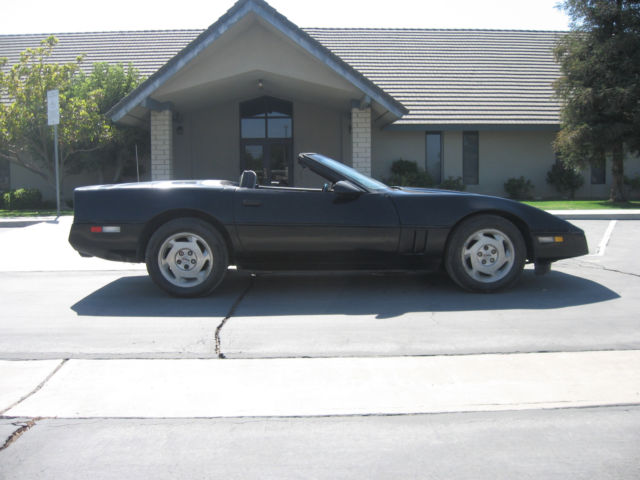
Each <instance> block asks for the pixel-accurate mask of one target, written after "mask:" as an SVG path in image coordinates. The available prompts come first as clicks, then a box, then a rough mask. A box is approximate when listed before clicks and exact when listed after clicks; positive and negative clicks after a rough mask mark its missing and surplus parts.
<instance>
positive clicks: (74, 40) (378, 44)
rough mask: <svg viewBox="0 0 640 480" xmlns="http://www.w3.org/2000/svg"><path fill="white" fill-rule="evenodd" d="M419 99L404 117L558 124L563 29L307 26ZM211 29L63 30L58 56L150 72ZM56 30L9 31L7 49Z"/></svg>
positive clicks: (409, 103)
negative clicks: (556, 88)
mask: <svg viewBox="0 0 640 480" xmlns="http://www.w3.org/2000/svg"><path fill="white" fill-rule="evenodd" d="M303 30H304V31H305V32H306V33H308V34H309V35H310V36H311V37H313V38H314V39H316V40H317V41H319V42H320V43H321V44H322V45H324V46H325V47H327V48H328V49H329V50H331V52H333V53H334V54H336V55H337V56H338V57H340V58H341V59H342V60H344V61H345V62H346V63H348V64H349V65H351V66H352V67H353V68H355V69H356V70H358V71H359V72H361V73H362V74H363V75H364V76H365V77H367V78H368V79H369V80H371V81H373V82H374V83H375V84H376V85H378V86H379V87H380V88H382V89H383V90H384V91H385V92H387V93H388V94H390V95H391V96H393V97H394V98H395V99H397V100H398V101H400V102H402V104H403V105H404V106H405V107H407V109H409V113H408V114H407V115H405V116H403V117H402V118H401V119H400V120H398V121H397V122H395V123H396V124H399V125H423V124H424V125H458V124H468V125H474V124H477V125H486V124H492V125H508V124H518V125H555V124H557V123H558V122H559V111H560V103H559V101H558V100H557V99H556V98H555V97H554V92H553V87H552V83H553V81H554V80H555V79H556V78H558V76H559V68H558V65H557V64H556V62H555V61H554V58H553V53H552V50H553V47H554V45H555V44H556V43H557V41H558V39H559V38H560V37H561V36H562V35H563V32H542V31H517V30H431V29H353V28H308V29H303ZM201 33H202V30H155V31H127V32H94V33H59V34H54V35H55V36H56V37H57V38H58V40H59V43H58V45H57V46H56V48H55V49H54V51H53V54H52V57H51V60H52V61H54V62H69V61H73V60H75V58H76V57H77V56H78V55H79V54H85V62H84V65H83V69H86V70H88V69H90V68H91V64H92V63H94V62H109V63H123V64H128V63H132V64H133V65H134V66H135V67H136V68H137V69H138V70H139V71H140V73H141V74H142V75H144V76H149V75H151V74H153V73H154V72H155V71H156V70H158V69H159V68H160V67H161V66H162V65H164V64H165V63H166V62H167V61H169V60H170V59H171V58H172V57H173V56H174V55H176V54H177V53H178V52H179V51H180V50H182V49H183V48H184V47H185V46H186V45H188V44H189V43H190V42H191V41H192V40H194V39H195V38H196V37H197V36H198V35H199V34H201ZM48 35H49V34H41V35H38V34H28V35H0V57H8V60H9V64H12V63H15V62H16V61H17V60H18V58H19V54H20V52H22V51H23V50H25V49H26V48H28V47H35V46H37V45H38V44H39V42H40V41H41V40H42V39H44V38H46V37H47V36H48Z"/></svg>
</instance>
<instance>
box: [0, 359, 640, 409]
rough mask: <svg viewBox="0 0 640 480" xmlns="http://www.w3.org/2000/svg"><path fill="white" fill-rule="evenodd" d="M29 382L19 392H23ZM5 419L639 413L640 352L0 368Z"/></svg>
mask: <svg viewBox="0 0 640 480" xmlns="http://www.w3.org/2000/svg"><path fill="white" fill-rule="evenodd" d="M27 379H28V381H27ZM0 392H2V395H1V396H0V401H2V402H3V404H2V405H0V412H1V413H2V415H5V416H12V417H60V418H88V417H110V418H133V417H136V418H196V417H201V418H214V417H254V416H255V417H291V416H331V415H372V414H381V415H388V414H420V413H435V412H461V411H496V410H523V409H542V408H566V407H585V406H603V405H621V404H640V351H638V350H635V351H633V350H632V351H607V352H574V353H537V354H511V355H496V354H492V355H465V356H440V357H389V358H315V359H303V358H292V359H273V360H264V359H262V360H211V359H207V360H69V361H66V362H63V361H51V360H49V361H28V362H22V361H4V362H0Z"/></svg>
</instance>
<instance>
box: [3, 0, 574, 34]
mask: <svg viewBox="0 0 640 480" xmlns="http://www.w3.org/2000/svg"><path fill="white" fill-rule="evenodd" d="M3 3H4V5H3V6H2V16H1V17H0V34H10V33H62V32H95V31H114V30H163V29H181V28H189V29H193V28H197V29H204V28H206V27H208V26H209V25H211V24H212V23H213V22H215V21H216V20H217V19H218V18H219V17H220V16H222V15H223V14H224V13H225V12H226V11H227V10H228V9H229V8H231V6H232V5H233V4H234V3H235V0H183V1H176V0H171V1H169V0H153V1H148V0H108V1H104V0H103V1H99V2H98V1H95V0H47V1H43V0H7V1H5V2H3ZM267 3H269V4H270V5H271V6H272V7H273V8H275V9H276V10H278V11H279V12H280V13H281V14H283V15H284V16H285V17H287V18H288V19H289V20H291V21H292V22H293V23H295V24H296V25H298V26H299V27H375V28H483V29H484V28H494V29H516V30H567V29H568V28H569V20H568V18H567V17H566V15H565V14H564V13H563V12H561V11H560V10H558V9H557V8H555V6H556V4H557V3H558V0H320V1H318V0H314V1H310V0H267Z"/></svg>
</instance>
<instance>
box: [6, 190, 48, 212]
mask: <svg viewBox="0 0 640 480" xmlns="http://www.w3.org/2000/svg"><path fill="white" fill-rule="evenodd" d="M2 200H3V202H2V203H3V204H4V205H3V207H2V208H6V209H7V210H32V209H36V208H40V207H42V193H40V190H38V189H37V188H18V189H17V190H11V191H9V192H5V193H3V194H2Z"/></svg>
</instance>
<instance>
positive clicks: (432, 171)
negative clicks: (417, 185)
mask: <svg viewBox="0 0 640 480" xmlns="http://www.w3.org/2000/svg"><path fill="white" fill-rule="evenodd" d="M426 142H427V146H426V156H427V158H426V164H425V167H426V170H427V172H428V173H429V175H431V178H432V179H433V181H434V183H435V184H440V183H442V134H441V133H440V132H427V138H426Z"/></svg>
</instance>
